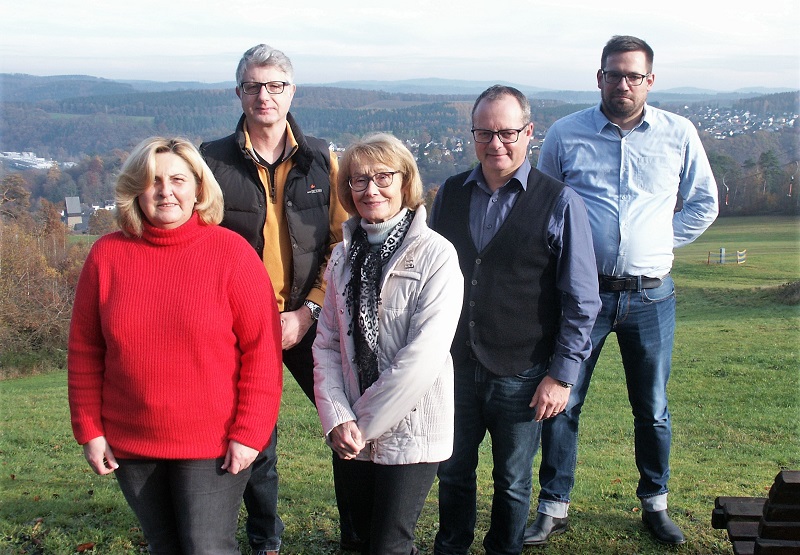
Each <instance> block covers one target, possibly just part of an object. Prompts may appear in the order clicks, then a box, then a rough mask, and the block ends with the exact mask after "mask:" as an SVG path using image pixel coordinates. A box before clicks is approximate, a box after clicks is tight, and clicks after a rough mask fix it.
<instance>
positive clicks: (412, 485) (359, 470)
mask: <svg viewBox="0 0 800 555" xmlns="http://www.w3.org/2000/svg"><path fill="white" fill-rule="evenodd" d="M340 460H341V459H340ZM342 463H343V464H342V472H341V473H340V476H341V477H342V480H341V481H342V486H343V488H344V492H345V494H346V495H347V500H348V502H349V506H350V507H352V511H351V515H352V518H353V526H354V528H355V532H356V534H358V537H359V538H361V540H362V541H363V542H364V543H363V547H362V550H361V553H362V554H364V555H410V554H411V553H412V552H413V550H414V531H415V530H416V527H417V521H418V520H419V515H420V513H421V512H422V507H423V506H424V505H425V498H426V497H427V496H428V492H429V491H430V489H431V486H432V485H433V480H434V479H435V478H436V469H437V468H438V467H439V463H417V464H398V465H382V464H375V463H373V462H371V461H355V460H347V461H345V460H342Z"/></svg>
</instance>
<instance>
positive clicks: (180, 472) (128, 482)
mask: <svg viewBox="0 0 800 555" xmlns="http://www.w3.org/2000/svg"><path fill="white" fill-rule="evenodd" d="M223 461H224V458H219V459H202V460H149V459H117V462H118V463H119V468H118V469H117V470H116V471H115V475H116V477H117V482H118V483H119V487H120V489H121V490H122V494H123V495H124V496H125V499H126V500H127V501H128V505H130V506H131V509H133V512H134V513H135V514H136V518H138V519H139V523H140V524H141V526H142V532H143V533H144V537H145V538H146V539H147V543H148V544H149V545H148V547H149V552H150V553H152V554H155V555H189V554H191V555H220V554H225V553H231V554H233V553H239V544H238V542H237V541H236V527H237V519H238V516H239V507H240V506H241V505H242V492H243V491H244V486H245V484H246V483H247V479H248V478H249V476H250V469H249V468H248V469H247V470H244V471H242V472H240V473H239V474H236V475H233V474H229V473H228V472H226V471H224V470H221V469H220V467H221V466H222V463H223Z"/></svg>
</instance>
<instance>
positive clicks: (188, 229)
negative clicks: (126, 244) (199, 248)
mask: <svg viewBox="0 0 800 555" xmlns="http://www.w3.org/2000/svg"><path fill="white" fill-rule="evenodd" d="M142 223H143V226H142V239H144V240H145V241H147V242H148V243H151V244H153V245H155V246H158V247H167V246H171V245H179V244H181V243H189V242H191V241H194V240H195V239H196V238H197V237H199V236H200V235H203V234H204V233H205V230H206V228H207V227H208V226H207V225H205V224H204V223H202V222H201V221H200V216H199V215H198V214H197V212H193V213H192V216H191V217H190V218H189V219H188V220H187V221H186V223H184V224H183V225H181V226H180V227H176V228H175V229H160V228H157V227H155V226H153V225H152V224H150V222H148V221H147V220H144V221H143V222H142Z"/></svg>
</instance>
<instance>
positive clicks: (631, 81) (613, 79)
mask: <svg viewBox="0 0 800 555" xmlns="http://www.w3.org/2000/svg"><path fill="white" fill-rule="evenodd" d="M600 72H601V73H602V74H603V80H604V81H605V82H606V83H608V84H609V85H617V84H619V82H620V81H622V80H623V79H625V80H626V81H627V82H628V85H630V86H631V87H638V86H639V85H641V84H642V83H644V80H645V79H647V78H648V77H650V74H649V73H645V74H644V75H642V74H641V73H628V74H627V75H626V74H624V73H620V72H618V71H606V70H604V69H601V70H600Z"/></svg>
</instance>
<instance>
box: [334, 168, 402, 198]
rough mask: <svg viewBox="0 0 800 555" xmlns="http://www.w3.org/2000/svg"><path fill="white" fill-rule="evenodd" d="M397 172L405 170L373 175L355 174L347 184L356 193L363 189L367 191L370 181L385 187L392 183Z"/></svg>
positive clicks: (382, 187)
mask: <svg viewBox="0 0 800 555" xmlns="http://www.w3.org/2000/svg"><path fill="white" fill-rule="evenodd" d="M396 173H403V172H399V171H397V172H378V173H376V174H373V175H354V176H352V177H351V178H350V179H348V180H347V184H348V185H349V186H350V189H351V190H353V191H355V192H356V193H360V192H361V191H366V190H367V187H369V184H370V182H372V183H374V184H375V185H377V186H378V187H380V188H381V189H385V188H386V187H388V186H389V185H391V184H392V182H393V181H394V174H396Z"/></svg>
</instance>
